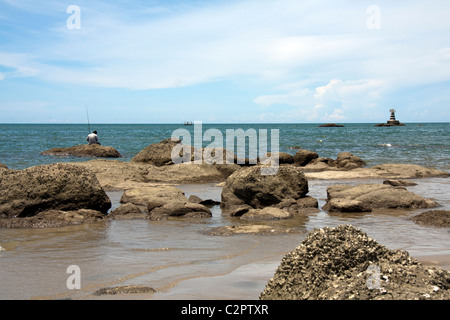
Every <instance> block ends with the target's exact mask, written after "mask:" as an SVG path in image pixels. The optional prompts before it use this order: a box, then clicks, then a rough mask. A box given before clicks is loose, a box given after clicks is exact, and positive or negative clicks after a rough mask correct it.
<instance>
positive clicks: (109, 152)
mask: <svg viewBox="0 0 450 320" xmlns="http://www.w3.org/2000/svg"><path fill="white" fill-rule="evenodd" d="M41 154H42V155H48V156H75V157H98V158H121V157H122V155H121V154H120V153H119V152H118V151H117V150H116V149H114V148H113V147H108V146H102V145H99V144H83V145H79V146H74V147H69V148H53V149H49V150H46V151H44V152H42V153H41Z"/></svg>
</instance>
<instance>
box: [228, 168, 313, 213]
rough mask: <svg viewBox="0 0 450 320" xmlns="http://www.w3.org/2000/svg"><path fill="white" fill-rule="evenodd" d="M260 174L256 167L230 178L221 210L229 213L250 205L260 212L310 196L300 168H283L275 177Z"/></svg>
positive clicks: (235, 173)
mask: <svg viewBox="0 0 450 320" xmlns="http://www.w3.org/2000/svg"><path fill="white" fill-rule="evenodd" d="M260 170H261V167H260V166H253V167H248V168H245V169H242V170H239V171H236V172H234V173H233V174H232V175H231V176H229V177H228V179H227V180H226V183H225V186H224V187H223V189H222V194H221V198H222V202H221V207H222V208H223V209H225V210H226V209H227V208H232V207H234V206H240V205H244V204H247V205H250V206H251V207H253V208H255V209H258V208H263V207H266V206H271V205H275V204H277V203H279V202H281V201H282V200H283V199H286V198H291V199H300V198H302V197H304V196H305V195H306V194H307V193H308V181H307V180H306V178H305V175H304V174H303V172H302V171H301V169H300V168H298V167H295V166H280V167H279V169H278V172H277V173H276V174H274V175H261V171H260Z"/></svg>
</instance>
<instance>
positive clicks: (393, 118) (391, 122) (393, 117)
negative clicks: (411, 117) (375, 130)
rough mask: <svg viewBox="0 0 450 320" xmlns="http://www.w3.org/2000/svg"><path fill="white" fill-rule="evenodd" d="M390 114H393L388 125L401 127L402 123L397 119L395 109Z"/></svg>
mask: <svg viewBox="0 0 450 320" xmlns="http://www.w3.org/2000/svg"><path fill="white" fill-rule="evenodd" d="M389 112H390V113H391V117H390V118H389V120H388V122H387V124H389V125H391V126H398V125H400V121H398V120H396V119H395V109H390V110H389Z"/></svg>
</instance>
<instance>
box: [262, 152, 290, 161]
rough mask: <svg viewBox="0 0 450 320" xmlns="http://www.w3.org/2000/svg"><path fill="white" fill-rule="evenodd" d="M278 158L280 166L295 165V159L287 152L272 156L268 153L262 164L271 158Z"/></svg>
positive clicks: (263, 157)
mask: <svg viewBox="0 0 450 320" xmlns="http://www.w3.org/2000/svg"><path fill="white" fill-rule="evenodd" d="M277 156H278V164H293V163H294V157H293V156H292V155H290V154H289V153H286V152H278V153H274V154H273V155H272V153H271V152H268V153H267V154H266V155H264V156H262V157H261V159H260V162H261V163H264V161H265V160H266V159H270V158H271V157H277Z"/></svg>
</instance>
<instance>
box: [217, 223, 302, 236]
mask: <svg viewBox="0 0 450 320" xmlns="http://www.w3.org/2000/svg"><path fill="white" fill-rule="evenodd" d="M293 232H298V231H296V230H294V229H291V228H280V227H272V226H266V225H254V224H252V225H240V226H235V225H231V226H221V227H217V228H213V229H211V230H210V231H209V232H208V234H209V235H214V236H230V235H234V234H272V235H274V234H283V233H293Z"/></svg>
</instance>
